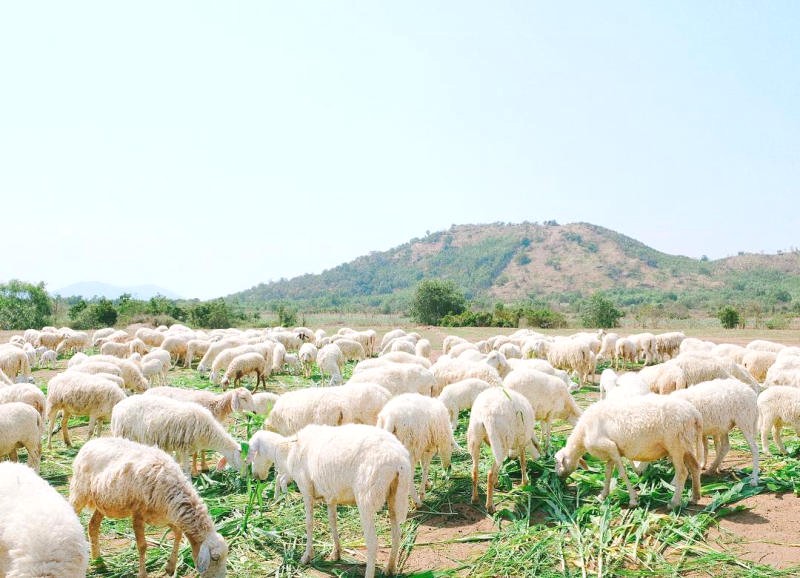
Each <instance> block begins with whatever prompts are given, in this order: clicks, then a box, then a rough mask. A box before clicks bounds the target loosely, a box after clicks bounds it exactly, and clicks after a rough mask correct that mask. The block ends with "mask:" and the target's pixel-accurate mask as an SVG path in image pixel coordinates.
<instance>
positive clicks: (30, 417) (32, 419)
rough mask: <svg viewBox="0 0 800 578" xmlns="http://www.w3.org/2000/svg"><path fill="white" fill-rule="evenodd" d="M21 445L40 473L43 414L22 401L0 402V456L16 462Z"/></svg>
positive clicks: (30, 462) (31, 463)
mask: <svg viewBox="0 0 800 578" xmlns="http://www.w3.org/2000/svg"><path fill="white" fill-rule="evenodd" d="M19 447H24V448H25V449H26V450H28V466H29V467H30V468H31V469H32V470H33V471H35V472H37V473H38V472H39V462H40V460H41V457H42V416H41V415H40V414H39V412H38V411H36V410H35V409H34V408H32V407H31V406H30V405H28V404H27V403H24V402H21V401H9V402H8V403H0V457H2V456H10V457H11V461H14V462H16V461H17V448H19ZM3 522H5V520H3ZM0 527H2V524H0ZM0 533H1V532H0ZM1 564H2V561H0V565H1Z"/></svg>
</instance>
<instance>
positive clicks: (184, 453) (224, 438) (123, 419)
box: [111, 395, 242, 474]
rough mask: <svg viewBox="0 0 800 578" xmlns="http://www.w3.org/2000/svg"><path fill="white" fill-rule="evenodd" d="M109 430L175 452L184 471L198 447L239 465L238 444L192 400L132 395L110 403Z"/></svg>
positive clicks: (234, 466)
mask: <svg viewBox="0 0 800 578" xmlns="http://www.w3.org/2000/svg"><path fill="white" fill-rule="evenodd" d="M111 433H112V434H113V435H115V436H118V437H124V438H127V439H129V440H132V441H136V442H139V443H145V444H150V445H155V446H158V447H160V448H161V449H163V450H164V451H166V452H173V453H175V458H176V460H177V462H178V463H179V464H180V465H181V467H182V468H183V470H184V471H185V472H186V473H187V474H188V473H189V456H191V455H193V454H195V453H199V452H200V451H202V450H214V451H217V452H219V453H221V454H222V455H223V457H224V458H225V461H226V462H227V463H228V464H230V466H231V467H232V468H234V469H235V470H239V469H240V468H241V465H242V460H241V455H240V452H241V446H240V444H239V443H238V442H237V441H236V440H235V439H233V437H232V436H231V435H230V434H229V433H228V432H227V431H225V428H223V427H222V426H221V425H220V424H219V422H218V421H217V420H215V419H214V416H213V415H212V414H211V412H210V411H209V410H207V409H206V408H204V407H201V406H200V405H198V404H196V403H192V402H187V401H179V400H176V399H170V398H167V397H162V396H150V395H134V396H132V397H129V398H127V399H125V400H123V401H121V402H120V403H118V404H117V405H116V406H115V407H114V411H112V412H111ZM193 473H194V474H196V473H197V472H193Z"/></svg>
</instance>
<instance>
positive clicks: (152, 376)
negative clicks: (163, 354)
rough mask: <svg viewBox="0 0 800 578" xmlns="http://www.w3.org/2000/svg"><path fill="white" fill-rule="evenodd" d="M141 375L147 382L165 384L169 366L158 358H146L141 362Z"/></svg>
mask: <svg viewBox="0 0 800 578" xmlns="http://www.w3.org/2000/svg"><path fill="white" fill-rule="evenodd" d="M140 367H141V370H142V377H144V378H145V379H146V380H147V381H148V382H149V383H158V384H165V383H166V382H167V370H168V368H169V366H166V367H165V366H164V364H163V363H162V362H161V360H160V359H148V360H147V361H143V362H142V363H141V366H140Z"/></svg>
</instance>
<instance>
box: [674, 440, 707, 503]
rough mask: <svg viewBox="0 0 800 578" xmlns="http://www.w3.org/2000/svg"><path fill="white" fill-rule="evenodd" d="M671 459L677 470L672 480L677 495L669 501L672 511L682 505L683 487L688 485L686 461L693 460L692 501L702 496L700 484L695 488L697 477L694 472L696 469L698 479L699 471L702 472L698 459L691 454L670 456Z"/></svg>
mask: <svg viewBox="0 0 800 578" xmlns="http://www.w3.org/2000/svg"><path fill="white" fill-rule="evenodd" d="M670 458H671V459H672V465H673V467H674V468H675V477H674V478H672V480H673V485H674V486H675V493H674V494H673V495H672V499H671V500H670V501H669V507H670V508H671V509H673V510H674V509H675V508H677V507H678V506H680V505H681V499H682V495H683V487H684V486H685V485H686V478H687V477H688V475H689V469H688V468H687V467H686V460H689V459H690V458H691V464H692V466H693V467H692V499H693V500H695V499H696V498H697V497H699V495H700V484H699V483H698V484H697V487H696V488H695V482H694V479H695V475H694V470H695V468H696V469H697V471H698V476H697V477H698V479H699V477H700V476H699V471H700V464H699V463H698V462H697V459H696V458H695V457H694V456H693V455H692V454H689V453H686V454H683V455H680V456H675V455H672V454H670Z"/></svg>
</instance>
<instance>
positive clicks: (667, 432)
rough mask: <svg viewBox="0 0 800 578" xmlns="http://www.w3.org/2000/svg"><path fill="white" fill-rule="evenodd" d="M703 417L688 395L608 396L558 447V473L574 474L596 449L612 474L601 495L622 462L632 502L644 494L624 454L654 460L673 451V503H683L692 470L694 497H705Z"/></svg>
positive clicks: (609, 474) (556, 459)
mask: <svg viewBox="0 0 800 578" xmlns="http://www.w3.org/2000/svg"><path fill="white" fill-rule="evenodd" d="M702 437H703V417H702V416H701V415H700V412H699V411H697V409H695V407H694V406H693V405H692V404H691V403H689V402H688V401H685V400H682V399H678V398H675V397H672V396H664V395H645V396H640V397H632V398H630V399H627V400H624V401H616V400H611V399H605V400H601V401H598V402H596V403H594V404H592V405H590V406H589V407H588V408H586V410H585V411H584V412H583V414H582V415H581V417H580V418H579V419H578V423H577V424H575V427H574V428H573V430H572V433H570V435H569V437H568V438H567V443H566V445H565V446H564V447H563V448H562V449H560V450H559V451H558V452H556V455H555V462H556V473H557V474H558V475H559V476H561V477H566V476H568V475H569V474H571V473H572V472H573V471H574V470H575V468H576V466H577V465H578V463H579V460H582V457H581V456H583V454H585V453H587V452H588V453H590V454H592V455H594V456H596V457H598V458H600V459H601V460H603V461H604V462H605V463H606V468H605V469H606V477H605V483H604V485H603V491H602V492H601V493H600V499H605V497H606V496H608V493H609V489H610V486H611V474H612V472H613V470H614V466H616V468H617V471H619V473H620V475H621V476H622V479H623V480H624V481H625V484H626V485H627V487H628V495H629V504H630V506H631V507H633V506H636V505H637V504H638V502H639V497H638V495H637V493H636V490H635V489H634V487H633V484H631V481H630V479H629V478H628V474H627V473H626V471H625V465H624V464H623V462H622V458H623V457H627V458H628V459H631V460H639V461H645V462H649V461H653V460H657V459H660V458H662V457H664V456H667V455H668V456H669V457H670V459H671V460H672V464H673V466H674V468H675V477H674V478H673V480H672V485H673V486H674V487H675V494H674V495H673V497H672V500H671V501H670V507H672V508H677V507H678V506H679V505H680V503H681V494H682V492H683V486H684V484H685V483H686V478H687V476H688V475H689V474H691V476H692V501H697V500H699V499H700V466H699V464H698V461H697V448H698V447H699V446H700V445H701V444H702Z"/></svg>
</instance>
